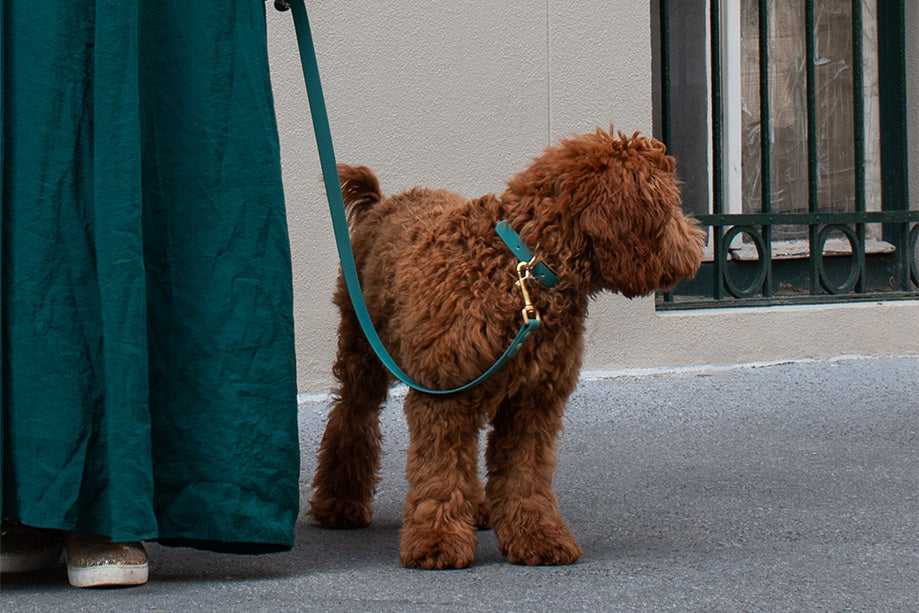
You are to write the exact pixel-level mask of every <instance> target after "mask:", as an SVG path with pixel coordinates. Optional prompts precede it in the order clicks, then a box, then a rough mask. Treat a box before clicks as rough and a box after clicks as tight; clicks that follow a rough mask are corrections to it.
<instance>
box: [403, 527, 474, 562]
mask: <svg viewBox="0 0 919 613" xmlns="http://www.w3.org/2000/svg"><path fill="white" fill-rule="evenodd" d="M476 545H478V539H477V538H476V536H475V532H474V531H472V530H471V529H470V530H461V531H460V530H456V531H450V532H447V531H443V530H435V529H433V528H427V527H409V528H404V529H403V530H402V535H401V536H400V539H399V560H400V561H401V562H402V566H404V567H405V568H419V569H422V570H446V569H451V568H466V567H467V566H469V565H470V564H472V560H473V558H475V548H476Z"/></svg>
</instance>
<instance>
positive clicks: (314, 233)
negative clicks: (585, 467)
mask: <svg viewBox="0 0 919 613" xmlns="http://www.w3.org/2000/svg"><path fill="white" fill-rule="evenodd" d="M642 4H643V3H640V2H634V0H589V1H588V0H585V1H584V2H578V3H571V2H563V1H561V0H547V1H546V2H540V3H538V4H537V3H532V2H522V1H501V2H495V1H494V0H469V1H464V2H451V3H440V2H415V1H412V0H392V1H390V2H387V3H370V4H367V5H366V6H367V8H366V9H363V8H356V6H357V5H355V4H353V3H350V4H349V3H345V4H342V3H337V2H331V1H315V2H310V3H309V10H310V18H311V21H312V26H313V32H314V37H315V39H316V45H317V49H318V55H319V63H320V69H321V72H322V77H323V86H324V88H325V93H326V98H327V104H328V106H329V113H330V118H331V122H332V131H333V134H334V136H335V144H336V153H337V157H338V159H339V161H342V162H356V163H366V164H369V165H370V166H372V167H373V168H374V169H375V170H376V171H377V173H378V174H379V176H380V178H381V182H382V185H383V189H384V191H386V192H388V193H392V192H396V191H400V190H402V189H405V188H409V187H412V186H415V185H426V186H432V187H445V188H448V189H452V190H455V191H458V192H460V193H462V194H465V195H467V196H476V195H481V194H483V193H487V192H492V191H498V190H500V189H501V188H502V183H503V181H504V180H505V179H506V178H508V177H509V176H510V175H511V174H513V173H514V172H516V171H517V170H519V169H520V168H522V167H523V166H525V165H526V164H527V162H528V161H529V159H530V158H531V157H533V156H535V155H537V154H538V153H540V151H541V150H542V148H543V147H545V146H546V145H547V144H549V143H551V142H554V141H555V140H556V139H558V138H559V137H560V136H563V135H565V134H569V133H572V132H584V131H589V130H592V129H593V128H594V127H596V126H598V125H599V126H604V127H608V126H609V124H610V123H613V124H614V125H615V126H616V127H617V128H619V129H622V130H623V131H626V132H631V131H634V130H642V131H644V132H646V133H650V132H651V50H650V30H649V14H648V10H647V6H642ZM269 37H270V45H271V60H272V70H273V73H272V77H273V82H274V87H275V96H276V106H277V110H278V124H279V130H280V134H281V146H282V155H283V160H284V181H285V190H286V194H287V200H288V210H289V213H288V215H289V222H290V235H291V244H292V248H293V257H294V277H295V287H294V289H295V316H296V325H297V358H298V369H299V371H298V374H299V387H300V390H301V392H310V393H314V392H325V391H327V390H328V389H329V386H330V385H331V383H332V378H331V363H332V360H333V357H334V351H335V329H336V325H337V316H336V313H335V312H334V309H333V307H332V305H331V301H330V297H331V293H332V288H333V287H334V281H335V275H336V271H337V255H336V252H335V246H334V242H333V239H332V229H331V225H330V222H329V215H328V210H327V205H326V203H325V197H324V194H323V192H322V188H321V185H320V181H319V175H320V170H319V163H318V159H317V155H316V149H315V145H314V141H313V133H312V128H311V125H310V118H309V110H308V107H307V104H306V101H305V94H304V90H303V84H302V79H301V76H300V73H299V63H298V59H297V55H296V48H295V42H294V33H293V27H292V25H291V22H290V14H289V13H283V14H281V13H276V12H274V11H270V14H269ZM917 174H919V173H917ZM588 329H589V332H588V334H589V338H588V349H587V355H586V359H585V368H586V369H588V370H617V369H624V368H656V367H669V366H685V365H695V364H706V363H713V364H726V363H734V362H758V361H769V360H782V359H793V358H807V357H820V356H831V355H839V354H850V353H869V354H884V353H900V352H905V351H912V350H917V349H919V341H917V339H919V303H917V302H908V303H888V304H867V305H865V304H861V305H851V306H834V307H793V308H788V307H785V308H764V309H747V310H717V311H704V312H694V313H668V314H658V313H656V312H655V309H654V304H653V301H652V300H651V299H639V300H633V301H628V300H625V299H623V298H621V297H618V296H603V297H601V298H600V299H598V300H597V301H596V302H595V303H594V304H593V306H592V307H591V315H590V321H589V328H588Z"/></svg>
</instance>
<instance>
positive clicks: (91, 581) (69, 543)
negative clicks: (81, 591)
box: [66, 532, 148, 587]
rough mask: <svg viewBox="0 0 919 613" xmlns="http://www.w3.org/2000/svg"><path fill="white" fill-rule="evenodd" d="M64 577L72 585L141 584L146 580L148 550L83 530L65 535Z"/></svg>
mask: <svg viewBox="0 0 919 613" xmlns="http://www.w3.org/2000/svg"><path fill="white" fill-rule="evenodd" d="M66 548H67V579H68V580H69V581H70V585H72V586H74V587H103V586H109V587H112V586H130V585H143V584H144V583H146V582H147V574H148V573H147V552H146V550H145V549H144V546H143V544H141V543H113V542H111V540H110V539H109V538H108V537H104V536H99V535H96V534H90V533H86V532H80V533H70V534H68V535H67V539H66Z"/></svg>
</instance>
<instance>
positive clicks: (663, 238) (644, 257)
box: [508, 129, 704, 298]
mask: <svg viewBox="0 0 919 613" xmlns="http://www.w3.org/2000/svg"><path fill="white" fill-rule="evenodd" d="M674 165H675V163H674V159H673V158H672V157H670V156H668V155H667V153H666V148H665V147H664V145H663V144H662V143H661V142H659V141H657V140H654V139H649V138H645V137H643V136H641V135H640V134H638V133H636V134H634V135H632V136H630V137H627V136H624V135H622V134H621V133H620V134H619V135H618V136H614V135H613V134H612V130H610V132H606V131H603V130H600V129H598V130H597V131H596V132H595V133H593V134H585V135H582V136H578V137H574V138H569V139H565V140H563V141H561V143H560V144H559V145H558V146H555V147H550V148H548V149H546V151H545V153H543V155H542V156H540V157H538V158H536V159H535V160H534V161H533V163H532V164H531V165H530V166H529V167H528V168H527V169H526V170H524V171H523V172H521V173H519V174H518V175H516V176H515V177H514V178H513V179H511V180H510V181H509V182H508V188H509V191H511V192H513V193H514V194H515V195H516V196H517V197H519V198H523V199H530V200H531V201H532V200H534V199H535V201H536V202H538V203H539V204H538V210H539V212H538V215H539V216H540V217H541V218H544V219H553V220H554V221H552V222H551V223H552V224H553V225H555V224H558V225H563V226H566V227H567V228H568V229H569V232H568V234H569V237H568V240H571V241H573V242H574V243H576V244H574V245H571V247H572V249H573V251H572V253H576V254H577V255H578V257H588V258H590V260H591V264H592V266H591V276H592V277H593V279H592V280H591V281H592V282H591V286H592V290H593V291H597V290H600V289H609V290H612V291H618V292H620V293H622V294H623V295H624V296H627V297H629V298H631V297H634V296H641V295H645V294H649V293H651V292H653V291H655V290H658V289H669V288H670V287H672V286H673V285H675V284H676V283H677V281H679V280H680V279H682V278H687V277H692V276H694V275H695V274H696V271H697V270H698V269H699V265H700V264H701V261H702V246H703V236H704V235H703V232H702V231H701V229H699V227H698V225H697V224H696V222H695V221H694V220H692V219H689V218H687V217H685V216H684V215H683V212H682V209H681V207H680V191H679V182H678V181H677V178H676V175H675V173H674Z"/></svg>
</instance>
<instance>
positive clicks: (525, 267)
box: [514, 258, 542, 325]
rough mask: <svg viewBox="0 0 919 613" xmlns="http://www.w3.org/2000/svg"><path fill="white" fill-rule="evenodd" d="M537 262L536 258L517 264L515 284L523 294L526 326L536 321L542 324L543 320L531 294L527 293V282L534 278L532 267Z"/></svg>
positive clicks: (523, 311) (523, 312)
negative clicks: (531, 272)
mask: <svg viewBox="0 0 919 613" xmlns="http://www.w3.org/2000/svg"><path fill="white" fill-rule="evenodd" d="M535 261H536V258H533V260H532V261H530V262H520V263H519V264H517V282H516V283H514V285H516V286H517V287H519V288H520V293H522V294H523V304H524V307H523V310H522V311H521V313H522V314H523V323H524V325H530V321H532V320H534V319H535V320H536V321H537V322H538V323H540V324H541V323H542V319H541V318H540V317H539V311H538V310H537V309H536V307H535V306H533V301H532V300H531V299H530V292H529V291H527V280H528V279H530V278H532V275H530V266H531V265H532V264H533V263H534V262H535Z"/></svg>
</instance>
